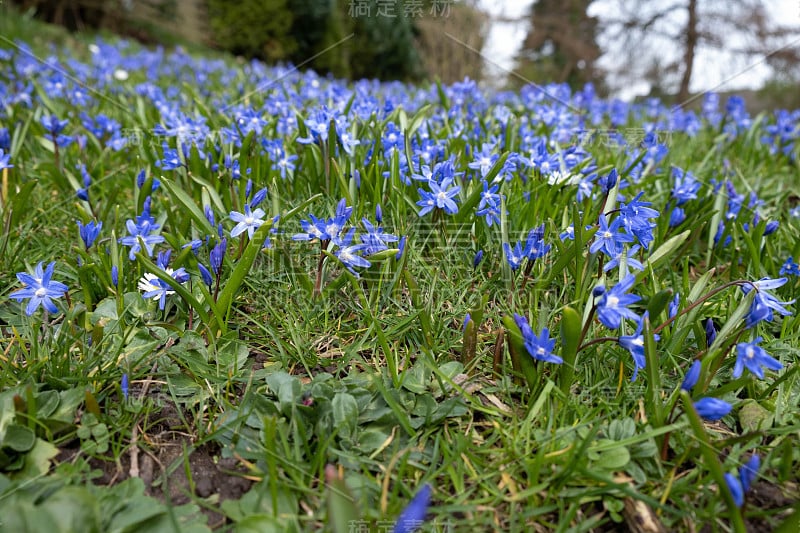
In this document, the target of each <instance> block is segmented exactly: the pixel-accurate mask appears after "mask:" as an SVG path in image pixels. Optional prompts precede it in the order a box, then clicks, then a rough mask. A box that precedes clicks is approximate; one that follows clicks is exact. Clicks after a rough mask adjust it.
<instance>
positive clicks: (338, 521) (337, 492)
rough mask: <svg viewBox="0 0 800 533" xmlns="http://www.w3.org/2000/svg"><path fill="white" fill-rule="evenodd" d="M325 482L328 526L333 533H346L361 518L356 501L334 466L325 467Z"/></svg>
mask: <svg viewBox="0 0 800 533" xmlns="http://www.w3.org/2000/svg"><path fill="white" fill-rule="evenodd" d="M325 480H326V481H327V488H328V490H327V492H328V497H327V501H328V524H330V526H331V529H333V531H334V533H348V532H350V531H352V530H353V529H352V525H353V524H355V523H358V521H359V519H360V518H361V517H360V515H359V512H358V507H357V506H356V500H355V498H354V497H353V494H352V492H350V489H349V488H348V487H347V484H346V483H345V481H344V479H343V478H342V477H341V476H340V475H339V473H338V472H337V471H336V467H335V466H333V465H328V466H327V467H325Z"/></svg>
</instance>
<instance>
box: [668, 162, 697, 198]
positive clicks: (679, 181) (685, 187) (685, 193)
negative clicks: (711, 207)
mask: <svg viewBox="0 0 800 533" xmlns="http://www.w3.org/2000/svg"><path fill="white" fill-rule="evenodd" d="M672 177H673V178H674V179H675V185H674V186H673V187H672V197H673V198H675V199H676V200H677V201H678V205H682V204H684V203H685V202H688V201H689V200H694V199H696V198H697V191H699V190H700V182H699V181H697V179H696V178H695V177H694V174H692V173H691V172H689V171H686V172H684V171H683V169H681V168H678V167H672Z"/></svg>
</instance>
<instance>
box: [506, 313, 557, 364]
mask: <svg viewBox="0 0 800 533" xmlns="http://www.w3.org/2000/svg"><path fill="white" fill-rule="evenodd" d="M514 322H515V323H516V324H517V327H519V330H520V332H521V333H522V340H523V342H524V344H525V349H526V350H527V351H528V353H529V354H530V356H531V357H533V358H534V359H536V360H537V361H545V362H547V363H556V364H561V363H563V362H564V360H563V359H561V358H560V357H558V356H557V355H553V347H554V346H555V345H556V341H555V340H554V339H551V338H550V331H549V330H548V329H547V328H544V329H542V333H541V334H539V335H536V334H535V333H534V332H533V330H532V329H531V327H530V325H529V324H528V319H527V318H525V317H524V316H522V315H518V314H516V313H515V314H514Z"/></svg>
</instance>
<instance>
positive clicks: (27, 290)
mask: <svg viewBox="0 0 800 533" xmlns="http://www.w3.org/2000/svg"><path fill="white" fill-rule="evenodd" d="M55 266H56V264H55V262H52V263H50V264H49V265H47V268H46V269H44V270H43V269H42V263H41V262H39V264H38V265H36V268H35V269H34V272H33V275H32V276H31V275H30V274H28V273H27V272H18V273H17V279H18V280H19V281H21V282H22V283H24V284H25V285H26V287H24V288H22V289H19V290H16V291H14V292H12V293H11V294H10V295H9V298H11V299H12V300H17V301H18V302H21V301H22V300H27V299H29V298H30V301H29V302H28V305H27V306H26V307H25V314H26V315H28V316H31V315H33V313H35V312H36V309H37V308H38V307H39V306H40V305H41V306H42V307H44V308H45V309H46V310H47V311H48V312H50V313H57V312H58V307H56V304H55V303H53V300H52V299H53V298H61V297H62V296H64V295H65V294H66V292H67V290H68V287H67V286H66V285H64V284H63V283H61V282H59V281H53V279H52V277H53V269H54V268H55Z"/></svg>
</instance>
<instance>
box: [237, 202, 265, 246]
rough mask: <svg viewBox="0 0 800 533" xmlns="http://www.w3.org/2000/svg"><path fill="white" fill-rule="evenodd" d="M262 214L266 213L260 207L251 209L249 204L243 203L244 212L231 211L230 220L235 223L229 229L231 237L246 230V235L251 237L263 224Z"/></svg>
mask: <svg viewBox="0 0 800 533" xmlns="http://www.w3.org/2000/svg"><path fill="white" fill-rule="evenodd" d="M264 215H266V213H265V212H264V210H263V209H261V208H260V207H259V208H257V209H256V210H255V211H251V210H250V204H245V205H244V213H240V212H238V211H231V213H230V217H231V220H233V221H234V222H236V223H237V224H236V225H235V226H234V227H233V229H232V230H231V237H238V236H239V235H241V234H242V233H244V232H245V231H246V232H247V236H248V237H249V238H251V239H252V238H253V234H254V233H255V231H256V230H257V229H258V228H260V227H261V225H262V224H264V220H263V218H264Z"/></svg>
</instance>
